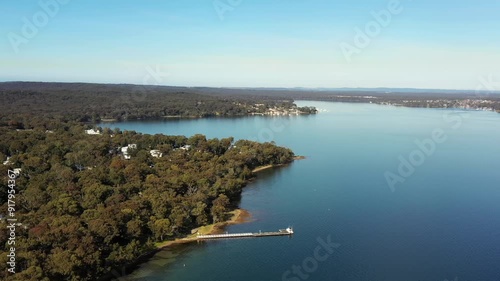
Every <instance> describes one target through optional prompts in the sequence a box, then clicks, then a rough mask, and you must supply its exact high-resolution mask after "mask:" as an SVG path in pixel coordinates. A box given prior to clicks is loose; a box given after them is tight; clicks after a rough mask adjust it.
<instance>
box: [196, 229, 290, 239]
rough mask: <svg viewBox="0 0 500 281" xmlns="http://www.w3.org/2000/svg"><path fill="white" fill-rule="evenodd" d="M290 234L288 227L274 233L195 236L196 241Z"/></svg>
mask: <svg viewBox="0 0 500 281" xmlns="http://www.w3.org/2000/svg"><path fill="white" fill-rule="evenodd" d="M292 234H293V229H292V228H291V227H288V228H286V229H280V230H278V231H275V232H256V233H251V232H247V233H224V234H210V235H200V234H198V236H196V239H198V240H208V239H226V238H244V237H267V236H285V235H292Z"/></svg>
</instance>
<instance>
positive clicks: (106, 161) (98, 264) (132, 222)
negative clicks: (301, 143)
mask: <svg viewBox="0 0 500 281" xmlns="http://www.w3.org/2000/svg"><path fill="white" fill-rule="evenodd" d="M256 104H258V105H259V106H255V105H256ZM269 108H280V109H296V110H303V111H304V112H303V114H314V113H316V109H315V108H312V107H304V108H301V109H298V107H297V106H296V105H295V104H294V103H293V101H292V100H291V99H268V98H259V97H252V96H234V97H227V96H217V95H211V94H200V93H197V92H196V91H195V90H192V89H187V88H175V87H157V86H134V85H103V84H74V83H73V84H71V83H25V82H11V83H0V136H1V138H0V161H1V163H0V174H2V175H4V176H2V177H1V178H2V180H1V181H0V206H1V208H0V228H2V229H4V231H0V244H1V245H2V246H1V247H0V264H1V266H0V269H1V270H0V280H22V281H26V280H33V281H35V280H36V281H38V280H43V281H52V280H82V281H83V280H100V279H101V278H105V277H106V276H107V275H109V272H110V271H113V270H114V269H116V268H122V266H123V265H127V264H130V263H134V262H135V261H136V259H137V257H140V256H142V255H144V254H145V253H151V252H154V250H156V249H157V246H156V243H158V242H161V241H168V240H173V239H175V238H178V237H183V236H185V235H186V234H189V233H190V231H191V230H192V229H193V228H196V227H199V226H204V225H207V224H212V223H217V222H220V221H223V220H225V219H226V218H225V215H226V214H227V212H228V211H230V210H232V209H234V208H235V207H236V206H237V203H238V202H239V199H240V196H241V191H242V188H243V187H244V186H245V185H246V184H247V183H248V182H249V181H250V180H251V179H252V178H254V177H255V174H254V173H253V172H252V170H253V169H255V168H256V167H259V166H265V165H281V164H288V163H291V162H292V161H293V158H294V153H293V152H292V151H291V150H290V149H288V148H284V147H279V146H276V145H275V144H274V143H257V142H252V141H246V140H238V141H235V140H234V139H233V138H231V137H228V138H223V139H207V138H206V137H205V136H203V135H194V136H166V135H160V134H157V135H147V134H140V133H137V132H133V131H121V130H119V129H114V130H111V129H108V128H99V127H95V123H96V122H99V121H103V120H106V119H112V120H118V121H122V120H133V119H158V118H165V117H168V116H176V117H197V118H204V117H215V116H243V115H251V114H253V113H261V112H265V111H266V110H267V109H269ZM87 130H93V132H95V134H88V131H87ZM14 171H16V172H17V173H14ZM8 200H11V201H8ZM13 213H14V214H15V215H14V217H15V219H17V221H16V222H15V240H14V242H13V241H12V239H11V238H12V236H11V233H12V231H9V229H8V228H7V226H9V227H11V224H12V223H11V222H10V221H9V219H11V218H12V216H11V214H13ZM12 248H15V255H16V256H15V271H16V273H15V274H12V273H10V272H8V271H7V266H8V264H7V262H8V261H10V260H11V259H10V257H8V255H10V254H11V253H12ZM10 267H11V266H10V265H9V268H10Z"/></svg>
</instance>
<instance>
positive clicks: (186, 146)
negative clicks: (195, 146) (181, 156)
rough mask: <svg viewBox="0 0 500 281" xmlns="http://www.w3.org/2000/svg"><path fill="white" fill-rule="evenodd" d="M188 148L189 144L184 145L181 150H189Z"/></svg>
mask: <svg viewBox="0 0 500 281" xmlns="http://www.w3.org/2000/svg"><path fill="white" fill-rule="evenodd" d="M190 148H191V146H190V145H189V144H186V145H185V146H182V147H181V149H182V150H189V149H190Z"/></svg>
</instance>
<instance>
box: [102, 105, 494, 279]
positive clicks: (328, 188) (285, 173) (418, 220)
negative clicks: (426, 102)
mask: <svg viewBox="0 0 500 281" xmlns="http://www.w3.org/2000/svg"><path fill="white" fill-rule="evenodd" d="M299 104H300V105H314V106H316V107H318V108H320V109H323V110H324V111H322V112H321V113H319V114H317V115H315V116H298V117H274V118H265V117H246V118H236V119H223V118H218V119H201V120H175V121H174V120H170V121H165V122H149V121H148V122H126V123H118V124H107V126H111V127H120V128H121V129H127V130H136V131H139V132H142V133H149V134H156V133H163V134H171V135H193V134H196V133H201V134H205V135H207V137H209V138H212V137H218V138H222V137H228V136H233V137H235V138H237V139H239V138H245V139H253V140H258V141H274V142H276V144H278V145H282V146H287V147H289V148H291V149H292V150H293V151H294V152H295V153H296V154H298V155H304V156H306V157H307V159H305V160H301V161H296V162H294V163H293V164H291V165H289V166H286V167H282V168H276V169H273V170H268V171H265V172H263V173H260V174H259V175H258V178H257V180H256V181H254V182H252V183H251V184H249V185H248V186H247V187H246V188H245V189H244V193H243V196H242V201H241V203H240V207H241V208H244V209H246V210H248V211H250V212H251V214H252V221H251V222H249V223H246V224H241V225H234V226H230V227H228V228H227V231H229V232H257V231H259V230H262V231H275V230H277V229H278V228H284V227H287V226H289V225H291V226H293V227H294V230H295V234H294V235H293V237H291V238H288V237H274V238H255V239H236V240H220V241H209V242H203V243H194V244H190V245H187V246H186V245H182V246H178V247H174V248H172V249H169V250H165V251H162V252H160V253H159V254H157V255H156V256H155V257H154V258H153V259H152V260H151V261H150V262H148V263H145V264H143V265H142V266H141V267H140V269H139V270H137V271H135V272H134V273H133V274H131V275H129V276H128V277H129V278H131V279H132V280H151V281H160V280H169V281H184V280H214V281H215V280H216V281H226V280H227V281H229V280H231V281H246V280H248V281H254V280H255V281H257V280H258V281H264V280H292V281H298V280H341V281H350V280H353V281H354V280H356V281H360V280H370V281H396V280H397V281H402V280H408V281H413V280H415V281H417V280H426V281H433V280H435V281H443V280H446V279H447V280H457V281H461V280H476V281H479V280H491V281H493V280H497V281H498V280H500V114H497V113H492V112H476V111H463V110H444V109H443V110H440V109H412V108H401V107H391V106H379V105H372V104H345V103H328V102H299ZM433 134H438V135H439V138H437V139H438V140H439V142H436V141H435V140H432V137H433ZM417 142H420V143H424V144H426V145H427V146H426V147H424V149H422V148H420V147H419V146H418V145H417V144H416V143H417ZM401 159H403V160H401ZM403 162H405V163H406V166H405V165H403V164H401V163H403ZM408 164H409V165H410V166H411V167H408ZM401 165H403V166H404V167H403V173H400V172H398V168H399V166H401ZM388 174H390V175H392V176H391V180H392V184H393V188H392V189H391V188H390V185H391V184H389V183H388V181H387V179H386V175H388ZM395 179H396V180H395ZM328 240H331V244H332V245H335V247H333V246H330V248H329V247H325V246H324V244H325V243H326V244H328ZM330 250H331V251H330ZM328 251H330V252H328Z"/></svg>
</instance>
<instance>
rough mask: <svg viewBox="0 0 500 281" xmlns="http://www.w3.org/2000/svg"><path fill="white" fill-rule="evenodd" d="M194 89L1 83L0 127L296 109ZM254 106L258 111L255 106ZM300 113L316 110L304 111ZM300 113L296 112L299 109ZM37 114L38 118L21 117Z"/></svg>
mask: <svg viewBox="0 0 500 281" xmlns="http://www.w3.org/2000/svg"><path fill="white" fill-rule="evenodd" d="M199 91H200V90H199V89H193V88H181V87H164V86H141V85H127V84H123V85H116V84H85V83H41V82H5V83H0V112H1V113H2V114H1V115H2V117H3V118H2V119H1V120H0V122H2V121H3V122H6V121H7V120H8V121H16V122H23V123H25V124H28V123H29V124H32V125H31V126H32V127H33V126H37V125H44V124H40V122H38V123H39V124H34V122H37V120H40V119H41V118H39V117H46V118H49V119H57V120H64V121H79V122H89V123H97V122H100V121H106V120H113V121H124V120H139V119H141V120H146V119H162V118H169V117H179V118H182V117H189V118H203V117H217V116H219V117H233V116H246V115H251V114H253V113H264V112H265V111H266V110H268V109H270V108H273V107H277V108H280V109H294V108H295V109H298V107H297V106H296V105H295V104H294V102H293V100H292V99H290V98H275V99H270V98H265V97H255V96H252V95H238V94H236V95H233V96H219V95H214V94H212V93H209V92H205V91H202V92H199ZM256 104H259V105H260V106H255V105H256ZM303 109H304V110H305V111H304V112H303V114H314V113H316V111H315V110H309V109H306V108H303ZM299 110H300V109H299ZM32 115H36V116H37V118H35V119H33V118H26V116H32Z"/></svg>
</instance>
